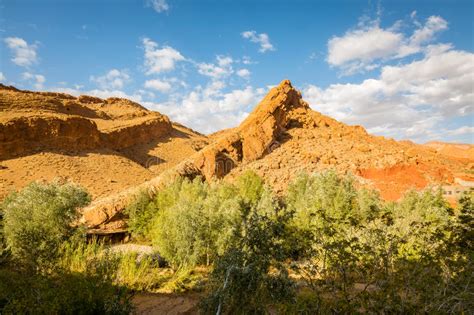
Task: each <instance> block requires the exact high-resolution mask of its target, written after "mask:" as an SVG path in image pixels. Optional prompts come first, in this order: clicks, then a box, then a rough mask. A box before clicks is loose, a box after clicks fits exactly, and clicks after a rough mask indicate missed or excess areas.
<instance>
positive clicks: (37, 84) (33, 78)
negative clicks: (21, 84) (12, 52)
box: [21, 72, 46, 90]
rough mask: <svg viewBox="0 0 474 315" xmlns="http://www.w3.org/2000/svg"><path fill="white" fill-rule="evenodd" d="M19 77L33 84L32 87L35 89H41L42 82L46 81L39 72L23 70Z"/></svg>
mask: <svg viewBox="0 0 474 315" xmlns="http://www.w3.org/2000/svg"><path fill="white" fill-rule="evenodd" d="M21 78H22V79H23V80H25V81H28V82H30V83H32V84H33V86H34V88H35V89H37V90H41V89H43V84H44V82H46V78H45V77H44V75H41V74H34V73H30V72H23V73H22V74H21Z"/></svg>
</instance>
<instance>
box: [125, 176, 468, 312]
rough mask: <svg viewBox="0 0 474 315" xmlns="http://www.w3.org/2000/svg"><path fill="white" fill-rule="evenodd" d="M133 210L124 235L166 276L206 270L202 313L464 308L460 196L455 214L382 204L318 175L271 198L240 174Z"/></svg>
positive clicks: (464, 219) (419, 203)
mask: <svg viewBox="0 0 474 315" xmlns="http://www.w3.org/2000/svg"><path fill="white" fill-rule="evenodd" d="M137 204H138V203H137ZM134 209H135V210H134V211H129V215H130V217H131V222H140V224H137V225H135V226H134V225H132V232H135V233H136V234H137V235H140V236H141V237H144V238H148V239H150V240H151V241H152V242H153V244H154V245H155V246H156V247H157V250H158V251H159V252H160V253H161V254H162V255H163V257H164V258H165V259H166V260H167V261H168V262H169V263H170V264H171V265H172V266H174V267H175V268H179V267H182V266H195V265H209V264H212V265H213V271H212V273H211V274H210V278H209V282H208V287H207V289H208V293H209V294H208V296H207V297H206V298H205V299H204V300H203V301H202V303H201V306H202V310H203V311H205V312H206V313H216V312H217V313H222V314H234V313H255V312H257V313H260V312H266V311H268V309H269V307H271V308H276V309H279V310H280V311H281V312H282V313H308V314H314V313H359V312H375V313H379V312H383V313H407V312H408V313H419V312H421V313H432V312H434V313H437V312H441V313H453V312H468V311H469V310H472V309H473V307H474V305H473V304H472V301H474V295H473V292H474V289H473V288H474V287H473V285H474V281H472V280H473V279H472V274H473V269H472V268H473V257H474V256H473V247H472V239H473V237H472V236H473V230H474V229H473V225H474V220H473V213H474V210H473V195H472V193H471V194H468V195H465V196H463V197H462V198H461V200H460V201H459V206H458V207H457V208H456V209H453V208H452V207H451V206H450V205H449V204H448V203H447V202H446V200H444V199H443V197H442V194H441V191H437V190H425V191H423V192H416V191H411V192H409V193H407V194H406V196H405V197H404V198H403V199H402V200H401V201H399V202H396V203H395V202H384V201H382V200H381V198H380V197H379V195H378V194H377V193H376V192H375V191H372V190H367V189H358V188H357V187H356V183H355V181H354V179H353V178H352V177H350V176H338V175H337V174H336V173H335V172H333V171H328V172H324V173H321V174H314V175H307V174H302V175H301V176H299V177H298V178H297V179H296V180H295V181H294V182H293V183H291V185H290V186H289V188H288V191H287V193H286V195H284V196H281V197H276V196H275V195H274V194H273V193H272V192H271V190H270V189H269V188H268V187H266V186H265V185H264V183H263V181H262V180H261V179H260V178H259V177H258V176H257V175H255V174H254V173H250V172H249V173H246V174H244V175H243V176H241V177H240V178H238V179H237V180H236V181H235V182H234V183H233V184H226V183H220V182H218V183H210V184H209V183H205V182H202V181H201V180H200V179H199V178H198V179H195V180H193V181H190V180H187V179H180V180H178V181H177V182H175V183H173V184H172V185H170V186H168V187H166V188H165V189H163V190H162V191H160V192H158V194H157V195H156V197H155V198H151V200H150V201H149V202H148V203H143V206H142V208H141V209H140V210H139V211H137V207H135V208H134ZM144 218H146V219H144ZM143 223H145V224H143ZM137 231H138V233H137ZM302 288H304V289H302Z"/></svg>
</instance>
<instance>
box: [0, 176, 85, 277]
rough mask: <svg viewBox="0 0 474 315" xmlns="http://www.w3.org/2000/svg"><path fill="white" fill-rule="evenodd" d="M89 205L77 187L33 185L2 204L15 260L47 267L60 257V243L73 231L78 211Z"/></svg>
mask: <svg viewBox="0 0 474 315" xmlns="http://www.w3.org/2000/svg"><path fill="white" fill-rule="evenodd" d="M89 202H90V197H89V195H88V193H87V192H86V191H85V190H83V189H82V188H81V187H79V186H77V185H75V184H70V183H67V184H63V185H62V184H59V183H57V182H55V183H51V184H40V183H32V184H30V185H28V186H27V187H25V188H24V189H23V190H22V191H20V192H18V193H13V194H11V195H10V196H8V197H7V198H6V199H5V200H4V202H3V203H2V205H1V208H2V212H3V216H4V218H3V224H4V227H3V233H4V235H5V239H6V243H7V246H8V247H9V249H10V250H11V252H12V255H13V257H14V258H15V259H17V260H18V261H20V262H21V263H22V264H24V265H28V266H30V267H33V268H46V267H49V265H50V263H51V262H52V261H54V260H55V259H56V257H57V252H58V251H57V249H58V248H59V246H60V244H61V243H62V242H64V241H65V240H67V239H68V237H70V236H71V235H72V234H73V233H74V229H73V228H72V227H71V224H72V223H73V222H74V221H75V220H76V219H77V218H78V212H77V208H78V207H82V206H85V205H86V204H88V203H89Z"/></svg>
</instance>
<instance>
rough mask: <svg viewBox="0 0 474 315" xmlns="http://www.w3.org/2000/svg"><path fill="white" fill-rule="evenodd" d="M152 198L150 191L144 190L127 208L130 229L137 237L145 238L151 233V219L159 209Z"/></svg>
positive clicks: (134, 236)
mask: <svg viewBox="0 0 474 315" xmlns="http://www.w3.org/2000/svg"><path fill="white" fill-rule="evenodd" d="M152 200H153V199H152V198H151V196H150V193H149V192H148V191H146V190H143V191H140V192H139V193H138V194H137V195H136V196H135V198H134V199H133V201H132V202H131V203H130V204H129V205H128V206H127V207H126V208H125V214H127V215H128V221H127V225H128V230H129V231H130V233H131V234H132V236H133V238H135V239H145V238H146V237H147V236H148V235H149V227H150V221H151V220H152V219H153V216H154V215H155V214H156V211H157V208H156V206H155V203H153V202H152Z"/></svg>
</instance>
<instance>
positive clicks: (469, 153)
mask: <svg viewBox="0 0 474 315" xmlns="http://www.w3.org/2000/svg"><path fill="white" fill-rule="evenodd" d="M424 145H425V146H426V147H429V148H432V149H434V150H436V152H438V153H439V154H443V155H446V156H450V157H455V158H460V159H468V160H473V161H474V145H473V144H465V143H447V142H441V141H431V142H428V143H425V144H424Z"/></svg>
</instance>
